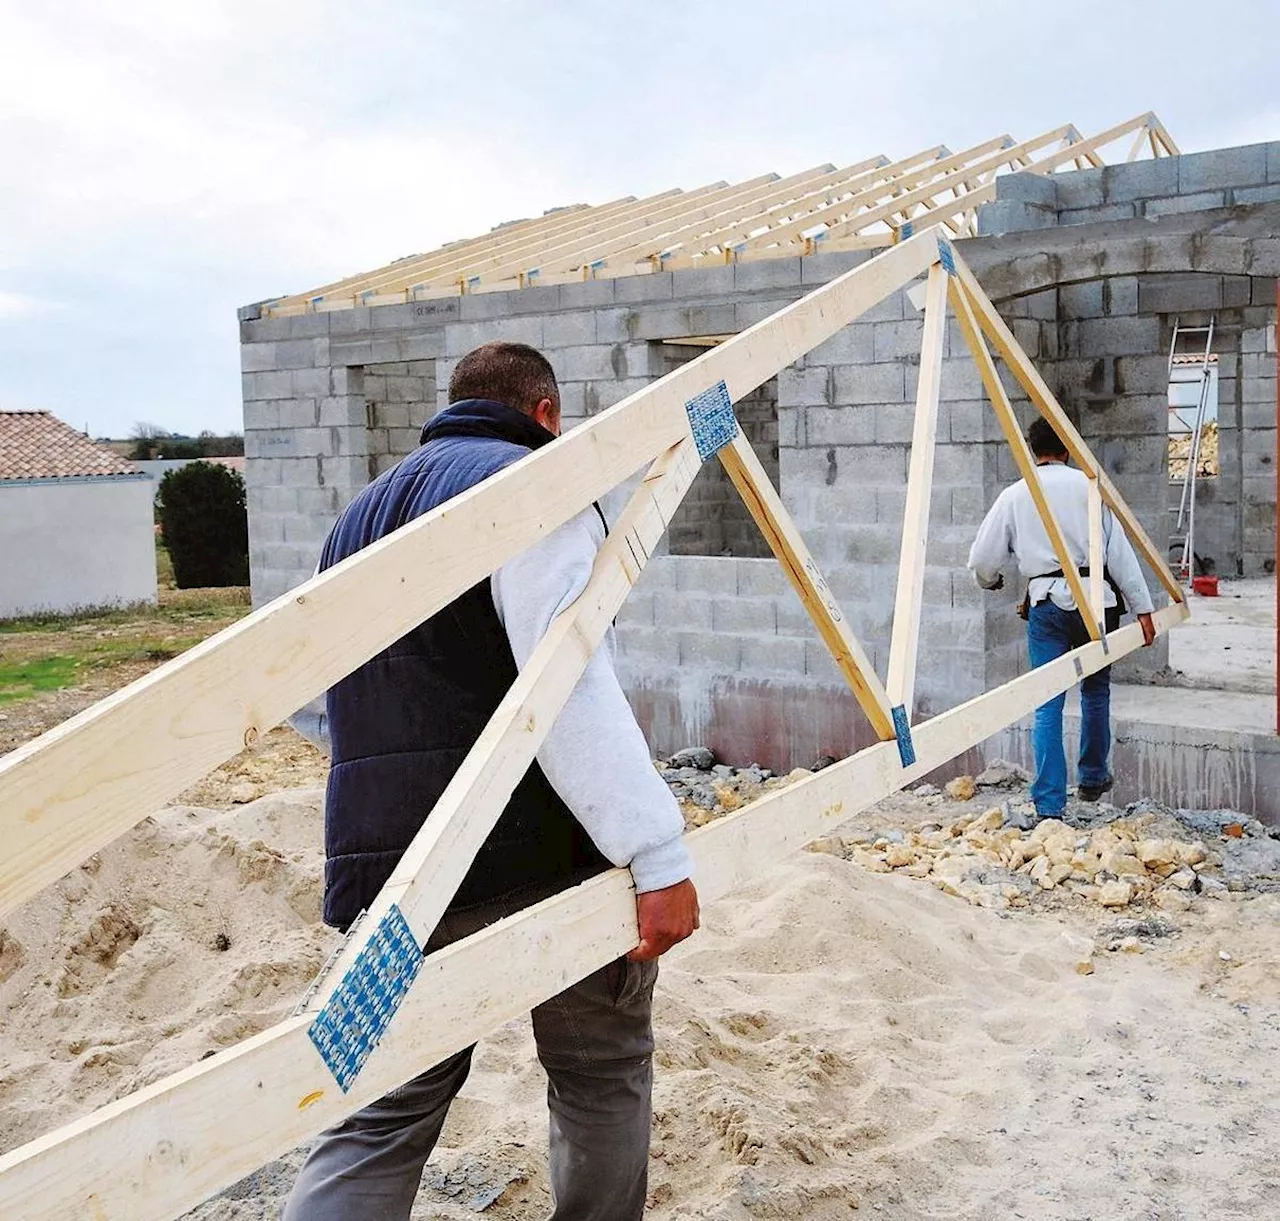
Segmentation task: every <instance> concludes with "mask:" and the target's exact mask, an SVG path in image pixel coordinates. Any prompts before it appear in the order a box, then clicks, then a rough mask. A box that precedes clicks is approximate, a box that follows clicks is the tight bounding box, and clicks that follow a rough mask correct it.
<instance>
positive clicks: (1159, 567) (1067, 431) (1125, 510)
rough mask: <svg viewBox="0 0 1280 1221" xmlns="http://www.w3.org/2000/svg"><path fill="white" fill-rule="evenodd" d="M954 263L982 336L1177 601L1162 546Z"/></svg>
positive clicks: (1180, 596) (972, 279)
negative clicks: (984, 335) (1146, 527)
mask: <svg viewBox="0 0 1280 1221" xmlns="http://www.w3.org/2000/svg"><path fill="white" fill-rule="evenodd" d="M955 264H956V274H957V276H959V278H960V281H961V283H962V284H963V285H964V288H965V295H966V296H967V297H968V299H969V301H970V302H972V304H973V308H974V311H975V313H976V314H977V316H978V321H979V324H980V325H981V327H982V330H983V332H984V333H985V334H986V336H987V338H988V339H990V340H991V342H992V344H994V345H995V348H996V350H997V351H998V352H999V353H1000V356H1001V358H1002V359H1003V360H1004V362H1005V364H1007V365H1008V366H1009V368H1010V370H1012V372H1013V375H1014V377H1016V378H1017V379H1018V383H1019V384H1020V385H1021V386H1022V388H1023V389H1024V390H1025V391H1026V392H1027V395H1028V396H1029V397H1030V399H1031V401H1032V402H1033V403H1034V404H1035V406H1036V409H1037V410H1038V411H1039V412H1040V414H1041V415H1043V416H1044V417H1045V419H1047V420H1048V421H1049V422H1050V423H1051V424H1052V425H1053V427H1054V429H1055V431H1056V432H1057V434H1058V436H1059V437H1061V438H1062V441H1063V443H1064V444H1065V445H1066V447H1067V450H1068V451H1069V452H1070V454H1071V458H1072V460H1073V461H1074V462H1075V464H1076V465H1077V466H1078V467H1079V468H1080V469H1081V470H1082V471H1084V472H1085V473H1086V474H1089V475H1092V476H1093V477H1094V478H1096V479H1097V480H1098V486H1099V487H1100V488H1101V490H1102V498H1103V500H1104V501H1105V502H1106V505H1107V507H1108V508H1109V509H1110V510H1111V511H1112V513H1114V514H1115V516H1116V518H1117V519H1118V520H1119V522H1120V524H1121V526H1122V527H1123V528H1124V531H1125V533H1126V534H1128V536H1129V539H1130V541H1131V542H1132V543H1133V545H1134V546H1135V547H1136V548H1137V549H1138V551H1139V552H1140V553H1141V555H1142V557H1143V558H1144V559H1145V560H1146V561H1147V563H1148V564H1150V565H1151V568H1152V570H1153V571H1154V572H1155V573H1156V575H1157V577H1158V578H1159V580H1160V583H1161V585H1163V586H1164V588H1165V590H1166V591H1167V592H1168V593H1169V596H1170V597H1172V598H1173V599H1174V601H1175V602H1181V601H1183V600H1184V599H1185V598H1186V593H1185V591H1184V590H1183V589H1182V586H1181V585H1179V584H1178V581H1177V578H1176V577H1174V575H1173V573H1172V572H1171V571H1170V569H1169V565H1168V563H1167V561H1166V560H1165V556H1164V553H1163V551H1161V550H1160V549H1159V548H1158V547H1156V545H1155V544H1154V543H1153V542H1152V541H1151V538H1150V536H1149V535H1148V534H1147V532H1146V531H1145V530H1144V529H1143V528H1142V523H1141V522H1140V521H1138V519H1137V517H1135V516H1134V514H1133V511H1132V510H1131V509H1130V508H1129V506H1128V505H1127V504H1125V502H1124V498H1123V497H1122V496H1121V495H1120V493H1119V491H1118V490H1117V489H1116V486H1115V484H1114V483H1112V481H1111V477H1110V476H1109V475H1108V474H1107V472H1106V471H1104V470H1103V469H1102V467H1101V466H1100V465H1099V464H1098V461H1097V459H1096V458H1094V456H1093V454H1092V453H1090V451H1089V447H1088V446H1087V445H1086V444H1085V443H1084V439H1083V438H1082V437H1081V436H1080V433H1079V432H1078V431H1077V430H1076V426H1075V425H1074V424H1072V422H1071V421H1070V420H1069V419H1068V418H1067V414H1066V412H1064V411H1063V410H1062V408H1061V407H1060V406H1059V405H1058V400H1057V399H1055V398H1054V397H1053V392H1052V391H1051V390H1050V389H1049V387H1048V386H1047V385H1046V384H1045V380H1044V378H1043V377H1041V376H1040V371H1039V370H1038V369H1037V368H1036V367H1035V365H1034V364H1032V362H1031V361H1030V360H1029V359H1028V358H1027V354H1026V353H1025V352H1024V351H1023V350H1022V348H1021V347H1019V346H1018V341H1017V340H1016V339H1015V338H1014V337H1013V332H1012V331H1011V330H1010V329H1009V327H1008V326H1007V325H1006V323H1005V321H1004V319H1003V318H1001V317H1000V313H999V311H998V310H997V309H996V307H995V306H994V305H992V303H991V300H990V298H988V297H987V294H986V293H985V292H983V290H982V285H981V284H979V283H978V279H977V277H976V276H975V275H974V274H973V272H972V271H971V270H970V269H969V267H968V265H967V264H966V263H965V262H964V260H963V259H962V258H960V257H959V256H958V255H957V256H956V259H955Z"/></svg>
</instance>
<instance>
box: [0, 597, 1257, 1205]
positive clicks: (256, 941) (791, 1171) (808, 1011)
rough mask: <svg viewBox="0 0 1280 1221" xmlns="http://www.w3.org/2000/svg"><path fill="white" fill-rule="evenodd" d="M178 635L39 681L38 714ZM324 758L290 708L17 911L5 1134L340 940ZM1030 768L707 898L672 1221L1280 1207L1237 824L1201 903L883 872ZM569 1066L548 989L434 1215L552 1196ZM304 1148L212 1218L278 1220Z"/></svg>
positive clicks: (466, 1122) (9, 973)
mask: <svg viewBox="0 0 1280 1221" xmlns="http://www.w3.org/2000/svg"><path fill="white" fill-rule="evenodd" d="M242 609H243V608H241V610H242ZM228 613H229V608H228ZM233 617H234V616H233ZM214 618H216V617H213V618H211V619H210V620H209V622H213V621H214ZM99 627H100V628H106V629H107V630H111V631H115V630H118V625H99ZM95 630H96V629H95ZM154 630H155V624H154V623H150V624H149V626H146V627H139V628H137V629H136V637H137V639H138V640H139V641H142V640H144V639H145V640H150V639H151V637H152V635H153V634H154ZM167 630H168V631H169V634H171V635H173V636H174V637H175V638H176V639H175V640H174V641H170V642H169V645H174V644H176V643H177V642H178V641H179V640H181V639H182V633H183V632H185V631H187V630H188V626H187V625H186V624H185V623H184V624H181V625H172V624H171V625H169V628H168V629H167ZM128 631H129V632H134V631H135V629H133V628H130V629H128ZM83 635H85V636H86V637H91V636H92V633H83ZM94 639H97V638H96V637H94ZM104 639H105V640H106V641H108V642H110V641H112V640H119V639H120V637H112V636H107V637H105V638H104ZM128 639H129V640H130V642H131V644H130V647H133V644H132V640H133V637H128ZM11 640H12V637H11V636H8V635H0V646H4V647H12V646H11ZM23 644H24V645H25V646H26V647H28V648H29V649H31V650H32V651H35V650H36V649H37V648H39V647H43V648H46V649H47V648H48V647H50V646H51V645H52V646H53V647H61V645H60V644H59V642H57V641H54V642H49V641H46V642H44V643H43V644H39V642H38V641H37V640H36V638H35V636H34V635H33V636H31V637H29V638H28V639H26V640H24V641H23ZM137 647H138V648H149V647H153V646H152V645H150V644H142V643H139V644H137ZM159 647H161V648H164V647H169V646H166V645H165V644H164V642H163V641H162V642H161V644H160V646H159ZM6 656H11V654H6ZM154 664H157V663H156V661H155V660H154V659H151V658H139V657H136V656H135V657H132V658H125V659H121V660H118V661H117V662H115V663H113V665H112V666H109V667H102V668H101V669H102V671H103V673H94V672H92V670H91V672H89V673H88V674H86V675H85V676H84V681H83V683H78V684H77V686H76V688H75V689H73V690H68V691H64V692H58V693H53V694H52V695H49V694H44V695H37V696H34V697H31V698H29V699H26V700H17V701H10V702H9V703H7V704H6V705H4V706H3V707H2V708H0V713H3V714H4V715H6V716H7V717H8V718H9V719H8V720H6V721H3V722H0V728H3V731H4V732H5V733H6V734H7V735H8V736H7V738H6V739H5V742H6V744H12V743H13V742H14V741H16V740H17V739H18V738H19V737H23V736H30V735H31V734H32V733H34V732H36V731H38V729H39V728H40V727H41V726H42V725H44V724H46V723H47V722H48V721H49V720H50V718H53V719H56V718H57V715H58V714H59V713H63V714H65V713H67V712H70V711H74V710H75V709H76V708H78V707H81V706H84V705H85V704H87V703H88V702H91V700H92V699H93V698H95V697H96V696H97V695H99V694H101V693H102V691H103V688H104V687H105V686H106V685H108V684H109V682H111V681H114V680H118V679H121V678H122V677H124V676H128V675H132V674H133V673H135V670H136V672H142V671H143V670H145V669H146V668H149V666H150V665H154ZM28 705H29V706H28ZM325 772H326V760H325V758H324V756H323V755H322V754H321V753H320V752H319V751H317V750H315V749H314V748H313V747H311V746H310V745H308V744H307V743H305V742H304V741H302V740H301V739H300V738H298V737H297V736H296V735H295V734H294V733H293V732H292V731H291V730H288V729H276V730H274V731H272V732H271V733H269V734H267V735H264V737H263V739H262V740H261V742H259V743H258V744H257V745H256V746H255V747H254V748H253V749H251V750H249V751H245V752H244V753H243V754H241V755H240V756H238V757H237V758H235V759H233V760H231V761H229V762H228V763H227V764H225V765H224V766H223V767H221V768H219V769H217V770H216V771H215V772H214V773H212V774H211V775H210V776H209V777H207V778H206V779H205V780H203V781H201V782H200V783H199V784H198V785H195V786H193V787H192V788H191V789H190V790H188V791H187V792H186V793H183V794H182V795H181V796H180V797H179V798H178V799H177V800H176V801H175V802H174V803H171V805H170V806H169V807H168V808H166V809H164V810H161V811H157V812H155V813H154V814H153V815H152V816H151V817H149V818H146V819H145V820H144V821H143V822H142V823H141V824H140V825H139V826H138V827H137V828H136V829H135V830H134V831H132V832H130V833H129V834H128V835H126V836H124V837H122V838H121V839H120V840H118V841H117V842H116V843H115V844H113V845H111V846H110V847H109V848H108V849H105V850H104V851H103V852H102V853H100V854H98V855H97V856H96V857H95V858H94V859H93V860H92V861H91V862H88V863H86V865H85V866H84V867H83V868H81V869H79V870H76V871H74V872H73V873H72V874H70V875H68V877H67V878H65V879H63V880H62V881H61V882H59V883H58V884H57V885H56V886H54V887H52V888H50V890H49V891H47V892H45V893H44V894H42V895H41V896H39V897H38V898H37V899H35V900H33V901H32V902H31V903H29V904H27V905H26V906H25V907H24V908H23V909H21V910H20V911H19V912H17V913H15V914H14V915H13V917H12V918H10V919H9V920H8V921H7V922H6V927H5V929H4V930H3V931H2V932H0V1149H8V1148H13V1147H14V1146H16V1145H18V1144H21V1143H22V1142H24V1141H26V1140H30V1139H32V1138H34V1137H35V1136H37V1135H39V1134H40V1133H41V1132H45V1131H48V1130H50V1129H51V1128H54V1127H56V1126H57V1125H58V1124H61V1123H64V1122H67V1121H69V1120H70V1119H73V1118H74V1117H76V1116H78V1115H82V1114H85V1113H87V1112H89V1111H91V1110H92V1109H94V1108H95V1107H98V1106H101V1105H103V1104H104V1103H105V1102H107V1101H109V1100H111V1099H113V1098H117V1097H120V1096H122V1095H124V1094H127V1093H129V1092H131V1091H132V1090H135V1089H137V1088H139V1087H141V1086H142V1085H145V1084H147V1083H149V1082H152V1081H155V1080H156V1079H158V1078H160V1077H162V1076H164V1075H165V1074H166V1073H169V1072H172V1071H175V1070H177V1069H179V1068H181V1067H183V1066H185V1065H187V1064H189V1063H193V1062H195V1061H197V1060H199V1059H200V1058H202V1057H203V1056H204V1055H206V1054H208V1053H209V1052H210V1051H213V1050H218V1049H221V1048H224V1047H227V1046H229V1045H231V1044H234V1043H235V1042H237V1041H239V1040H240V1039H243V1038H245V1037H248V1036H249V1035H251V1034H253V1033H255V1032H257V1031H260V1030H262V1029H265V1028H266V1027H268V1026H269V1025H271V1024H272V1023H273V1022H275V1021H277V1020H279V1019H280V1018H281V1017H282V1016H283V1015H284V1014H286V1013H287V1012H288V1011H289V1010H290V1009H291V1008H292V1006H293V1005H294V1004H295V1002H296V1000H297V999H298V996H299V995H300V994H301V992H302V990H303V989H304V988H305V986H306V984H307V982H308V981H309V980H310V979H311V978H312V977H313V976H314V974H315V972H316V970H317V969H318V967H319V965H320V963H322V962H323V960H324V958H325V956H326V954H327V953H328V952H329V949H330V948H331V947H332V945H333V934H332V933H331V932H330V931H328V930H326V929H324V927H323V926H322V925H321V923H320V921H319V897H320V886H321V877H322V847H321V825H322V818H321V811H322V789H321V786H322V784H323V780H324V776H325ZM1024 796H1025V790H1023V789H1021V788H1020V787H1019V785H1018V782H1017V781H1016V779H1015V780H1013V781H1011V782H1010V783H1009V784H1008V785H1006V786H1005V787H1004V788H1000V789H989V790H979V791H978V793H977V795H976V796H975V797H974V798H972V799H971V800H968V801H958V800H953V799H952V798H951V797H949V796H948V795H946V794H939V793H934V794H931V795H927V796H916V795H912V794H900V795H897V796H895V797H893V798H890V799H888V800H887V801H885V802H882V803H880V804H879V805H878V806H876V807H874V808H873V809H871V810H868V811H866V812H864V813H863V814H860V815H859V816H857V817H856V818H854V819H852V820H850V821H849V822H848V823H847V824H845V825H844V826H842V827H841V828H839V829H838V831H837V832H836V834H835V835H834V836H833V837H830V840H829V842H828V843H827V844H826V845H822V847H824V848H825V851H821V852H816V853H815V852H809V853H801V854H797V855H796V856H793V857H791V858H789V859H788V860H786V861H783V862H779V863H777V864H776V865H775V866H774V867H773V869H772V870H771V871H770V872H769V873H767V874H766V875H764V876H762V877H761V878H760V880H759V881H757V882H754V883H753V884H752V885H750V886H749V887H746V888H745V889H743V890H741V891H740V892H738V893H736V894H734V895H731V896H729V897H727V898H725V899H723V900H721V901H719V902H717V903H715V904H711V905H708V908H707V910H706V911H705V912H704V927H703V930H702V931H701V932H700V933H699V934H698V935H697V936H696V937H695V938H693V939H691V941H689V942H688V943H686V944H685V945H684V946H681V947H679V948H678V949H677V950H676V951H674V952H673V953H672V954H671V955H669V956H668V958H667V960H665V962H664V968H663V975H662V979H661V981H660V985H659V990H658V994H657V999H656V1009H655V1015H656V1016H655V1022H656V1027H657V1037H658V1047H659V1050H658V1054H657V1064H658V1067H657V1085H656V1093H655V1138H654V1151H653V1159H652V1162H651V1176H650V1215H651V1216H653V1217H654V1218H655V1219H656V1221H677V1219H680V1221H687V1219H699V1221H747V1219H748V1218H757V1217H768V1218H782V1217H787V1218H791V1217H813V1218H817V1219H818V1221H829V1219H834V1218H844V1217H848V1216H850V1215H852V1214H853V1213H854V1212H865V1213H867V1214H868V1215H873V1216H883V1217H885V1218H894V1219H895V1221H935V1219H936V1221H941V1219H942V1218H947V1219H948V1221H993V1219H994V1218H1021V1219H1025V1221H1112V1219H1118V1218H1121V1217H1124V1218H1137V1219H1140V1221H1262V1219H1264V1218H1271V1217H1276V1216H1280V1089H1278V1088H1277V1086H1276V1078H1275V1066H1276V1065H1277V1064H1278V1063H1280V893H1277V889H1280V888H1272V887H1271V886H1270V883H1268V884H1267V885H1261V884H1258V885H1254V884H1253V883H1250V884H1249V885H1242V886H1241V887H1240V888H1238V889H1232V888H1231V887H1230V886H1228V885H1226V884H1225V883H1224V882H1222V880H1221V879H1222V877H1223V876H1225V875H1224V870H1223V867H1222V865H1221V862H1222V861H1224V860H1226V855H1225V854H1227V853H1228V852H1229V851H1235V846H1234V845H1233V844H1231V843H1228V842H1227V838H1226V837H1209V838H1207V839H1205V841H1204V842H1205V848H1206V850H1207V853H1208V858H1209V859H1208V860H1206V862H1205V863H1204V865H1203V866H1202V871H1201V875H1200V876H1202V878H1203V880H1204V884H1203V886H1202V887H1201V888H1200V889H1196V890H1194V891H1192V892H1189V893H1190V898H1189V900H1188V903H1187V906H1186V908H1185V910H1180V911H1177V912H1169V911H1163V910H1159V911H1158V910H1156V909H1155V908H1154V907H1152V906H1151V905H1149V904H1148V903H1147V901H1146V900H1144V899H1141V898H1139V899H1137V900H1135V903H1134V904H1133V905H1131V906H1130V907H1128V908H1126V909H1125V910H1123V911H1112V910H1108V909H1106V908H1105V907H1100V906H1099V905H1098V903H1097V902H1093V901H1090V900H1088V899H1086V898H1085V897H1083V894H1082V893H1075V892H1072V891H1070V890H1069V889H1068V888H1066V887H1065V886H1064V887H1063V888H1061V889H1059V890H1054V891H1052V892H1050V891H1046V892H1044V893H1043V894H1041V893H1038V892H1037V893H1035V894H1034V895H1033V901H1031V902H1028V903H1027V904H1026V905H1025V906H1012V907H1009V908H1007V909H1003V910H996V909H993V908H989V907H986V906H982V905H980V904H978V903H977V902H976V901H975V900H974V899H972V898H971V899H970V900H969V901H966V900H965V898H964V897H963V895H957V894H955V893H950V892H947V891H946V890H944V889H940V888H939V884H938V879H936V878H933V879H930V878H928V877H923V876H921V877H915V876H908V875H905V874H904V873H903V872H902V871H897V872H883V871H882V870H883V862H882V861H880V860H879V855H880V854H877V853H876V846H877V845H882V844H886V843H894V844H897V843H901V842H904V841H905V842H910V840H911V837H912V836H913V835H919V834H920V833H921V831H922V829H923V828H932V827H936V826H939V825H942V826H945V825H947V824H948V823H949V822H950V821H952V820H957V819H959V820H963V819H965V818H972V817H973V816H975V815H978V814H981V813H982V812H983V810H984V809H987V808H995V807H997V806H999V805H1001V804H1011V806H1012V807H1017V806H1019V805H1020V804H1021V803H1022V799H1023V797H1024ZM1162 817H1163V816H1162ZM1159 833H1160V834H1161V835H1164V834H1166V833H1167V824H1166V823H1165V822H1162V823H1161V824H1160V827H1159ZM899 837H902V839H900V838H899ZM1186 837H1188V838H1190V837H1192V836H1191V833H1190V832H1186ZM1241 842H1244V841H1241ZM1267 842H1268V841H1266V840H1265V839H1264V840H1260V841H1259V843H1260V845H1262V846H1264V847H1265V845H1266V843H1267ZM1268 859H1270V858H1268ZM1082 959H1088V960H1089V962H1090V965H1091V967H1092V970H1091V971H1090V972H1089V973H1087V974H1081V973H1080V963H1081V961H1082ZM544 1089H545V1086H544V1082H543V1079H542V1077H541V1074H540V1070H539V1069H538V1066H537V1063H536V1059H535V1057H534V1054H533V1048H532V1040H531V1036H530V1032H529V1027H528V1023H527V1021H524V1022H514V1023H510V1024H509V1025H507V1026H505V1027H503V1028H502V1029H500V1030H498V1031H496V1032H495V1033H494V1034H493V1035H492V1036H491V1037H490V1038H488V1039H485V1040H483V1041H482V1043H481V1045H480V1049H479V1051H478V1053H477V1057H476V1062H475V1067H474V1069H473V1072H472V1076H471V1079H470V1081H469V1083H468V1085H467V1087H466V1089H465V1090H464V1092H463V1094H462V1095H461V1097H460V1098H459V1100H458V1102H457V1104H456V1105H455V1107H454V1109H453V1111H452V1113H451V1116H450V1120H449V1123H448V1125H447V1127H446V1130H445V1133H444V1137H443V1139H442V1142H441V1145H440V1147H439V1148H438V1150H437V1153H436V1155H435V1157H434V1158H433V1159H432V1162H431V1163H430V1164H429V1166H428V1168H427V1172H426V1174H425V1175H424V1181H423V1187H422V1190H421V1192H420V1194H419V1198H418V1201H417V1203H416V1205H415V1208H414V1213H413V1217H414V1221H427V1219H434V1221H465V1219H466V1218H468V1217H474V1216H476V1215H477V1214H480V1213H485V1214H487V1215H489V1216H492V1217H494V1218H495V1219H496V1221H538V1219H540V1218H543V1217H545V1215H546V1213H547V1210H548V1201H549V1187H548V1184H547V1177H546V1169H545V1156H546V1155H545V1147H546V1134H545V1133H546V1111H545V1103H544V1101H543V1091H544ZM303 1153H304V1151H303V1150H298V1151H295V1152H294V1153H293V1154H290V1155H289V1156H287V1157H285V1158H282V1159H280V1160H279V1161H277V1162H273V1163H271V1164H270V1165H268V1166H267V1167H264V1168H263V1169H262V1170H260V1171H259V1172H257V1173H256V1174H254V1175H252V1176H250V1177H249V1178H248V1179H246V1180H245V1181H243V1182H242V1183H240V1184H237V1185H236V1186H234V1187H233V1188H231V1189H229V1190H228V1191H227V1192H225V1193H223V1194H222V1195H220V1196H219V1197H217V1198H216V1199H214V1200H211V1201H208V1202H207V1203H205V1204H203V1205H201V1206H200V1207H199V1208H198V1209H196V1210H195V1212H194V1213H192V1214H191V1215H190V1221H273V1219H274V1218H275V1217H277V1216H278V1213H279V1209H280V1207H281V1204H282V1202H283V1199H284V1196H285V1194H286V1193H287V1191H288V1188H289V1185H290V1183H291V1181H292V1177H293V1175H294V1173H296V1168H297V1166H298V1164H299V1162H300V1160H301V1157H302V1156H303Z"/></svg>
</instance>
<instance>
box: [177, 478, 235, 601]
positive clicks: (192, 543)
mask: <svg viewBox="0 0 1280 1221" xmlns="http://www.w3.org/2000/svg"><path fill="white" fill-rule="evenodd" d="M158 503H159V509H160V530H161V533H162V534H163V536H164V544H165V547H166V548H167V549H168V552H169V557H170V559H172V561H173V579H174V583H175V584H176V585H177V587H178V588H179V589H205V588H208V587H210V586H214V585H247V584H248V583H249V518H248V514H247V513H246V511H245V500H244V480H243V479H241V478H240V476H239V475H238V474H237V473H236V472H235V471H233V470H229V469H228V468H227V467H225V466H217V465H215V464H214V463H212V462H190V463H188V464H187V465H186V466H184V467H182V468H181V469H179V470H176V471H170V472H169V473H168V474H167V475H165V477H164V478H163V479H162V480H161V481H160V492H159V496H158Z"/></svg>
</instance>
